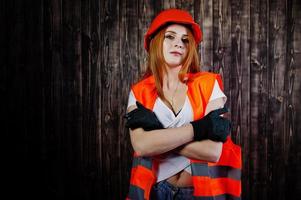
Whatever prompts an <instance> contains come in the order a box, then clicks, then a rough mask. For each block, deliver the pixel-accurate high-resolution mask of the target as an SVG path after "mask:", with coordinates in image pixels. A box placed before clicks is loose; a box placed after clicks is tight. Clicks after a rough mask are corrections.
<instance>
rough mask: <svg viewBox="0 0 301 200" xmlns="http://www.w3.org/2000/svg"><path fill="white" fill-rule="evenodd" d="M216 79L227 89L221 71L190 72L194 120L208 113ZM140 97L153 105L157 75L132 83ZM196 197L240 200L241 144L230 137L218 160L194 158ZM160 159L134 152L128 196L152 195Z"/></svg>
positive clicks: (189, 82)
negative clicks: (207, 109) (214, 161)
mask: <svg viewBox="0 0 301 200" xmlns="http://www.w3.org/2000/svg"><path fill="white" fill-rule="evenodd" d="M215 80H217V81H218V83H219V86H220V88H221V89H222V90H223V84H222V80H221V77H220V75H218V74H213V73H209V72H199V73H195V74H188V83H187V85H188V92H187V95H188V97H189V100H190V103H191V106H192V108H193V112H194V120H197V119H200V118H202V117H203V116H204V114H205V113H204V112H205V109H206V106H207V103H208V101H209V98H210V96H211V93H212V90H213V86H214V83H215ZM132 91H133V93H134V95H135V97H136V100H137V101H139V102H141V103H142V104H143V105H144V106H145V107H147V108H148V109H151V110H152V109H153V107H154V104H155V101H156V98H157V92H156V87H155V82H154V77H153V76H150V77H148V78H146V79H144V80H142V81H140V82H138V83H137V84H135V85H134V86H133V87H132ZM190 163H191V171H192V174H191V175H192V182H193V187H194V193H193V195H194V197H195V199H204V200H209V199H212V200H213V199H218V200H230V199H231V200H234V199H235V200H237V199H240V196H241V166H242V164H241V148H240V146H238V145H236V144H234V143H233V142H232V140H231V138H230V136H229V137H228V138H227V141H226V142H225V143H224V144H223V149H222V154H221V157H220V159H219V161H218V162H217V163H213V162H208V161H202V160H195V159H190ZM157 169H158V163H157V162H156V161H155V160H152V158H151V157H141V156H140V157H139V156H137V155H136V153H134V157H133V165H132V170H131V180H130V189H129V193H128V196H127V199H132V200H136V199H138V200H140V199H141V200H142V199H147V200H148V199H149V198H150V192H151V188H152V186H153V185H154V184H155V183H156V179H157V177H156V171H157Z"/></svg>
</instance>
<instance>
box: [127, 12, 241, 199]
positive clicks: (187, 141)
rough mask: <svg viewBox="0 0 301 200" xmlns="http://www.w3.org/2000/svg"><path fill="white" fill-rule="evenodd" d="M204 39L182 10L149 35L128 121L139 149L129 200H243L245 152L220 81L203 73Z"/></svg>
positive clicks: (166, 15) (163, 16)
mask: <svg viewBox="0 0 301 200" xmlns="http://www.w3.org/2000/svg"><path fill="white" fill-rule="evenodd" d="M201 38H202V33H201V29H200V27H199V26H198V24H197V23H195V22H194V20H193V19H192V17H191V16H190V14H189V13H187V12H186V11H183V10H178V9H169V10H165V11H163V12H161V13H160V14H159V15H158V16H157V17H156V18H155V19H154V21H153V22H152V24H151V26H150V28H149V30H148V32H147V33H146V35H145V40H144V46H145V49H146V50H147V51H148V54H149V60H148V68H147V71H146V73H145V75H144V78H143V80H141V81H139V82H138V83H137V84H135V85H133V86H132V90H131V92H130V95H129V102H128V109H127V112H128V113H127V115H126V118H127V123H126V126H127V127H129V128H130V137H131V143H132V146H133V148H134V151H135V153H134V158H133V167H132V173H131V181H130V191H129V194H128V199H149V198H150V199H193V198H200V199H202V198H205V199H214V198H218V199H238V198H240V193H241V191H240V169H241V159H240V148H239V147H238V146H236V145H234V144H233V143H232V142H231V139H230V137H228V135H229V133H230V122H229V120H227V119H226V118H224V117H222V116H221V115H222V114H223V113H225V112H227V109H226V108H224V104H225V102H226V96H225V95H224V93H223V92H222V89H223V86H222V81H221V78H220V76H219V75H218V74H213V73H208V72H199V59H198V53H197V45H198V43H199V42H200V41H201Z"/></svg>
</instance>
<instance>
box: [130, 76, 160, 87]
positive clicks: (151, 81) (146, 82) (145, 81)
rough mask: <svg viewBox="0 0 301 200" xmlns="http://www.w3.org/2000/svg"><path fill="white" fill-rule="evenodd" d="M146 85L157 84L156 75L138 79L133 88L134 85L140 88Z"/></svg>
mask: <svg viewBox="0 0 301 200" xmlns="http://www.w3.org/2000/svg"><path fill="white" fill-rule="evenodd" d="M145 85H155V79H154V76H149V77H146V78H144V79H142V80H140V81H138V82H137V83H135V84H133V85H132V88H133V87H135V88H138V87H141V86H145Z"/></svg>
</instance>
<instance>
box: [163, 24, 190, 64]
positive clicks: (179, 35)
mask: <svg viewBox="0 0 301 200" xmlns="http://www.w3.org/2000/svg"><path fill="white" fill-rule="evenodd" d="M188 42H189V40H188V34H187V29H186V27H185V26H183V25H179V24H172V25H170V26H168V27H167V29H166V31H165V34H164V42H163V55H164V59H165V62H166V63H167V64H168V65H169V66H170V67H177V66H179V65H181V64H182V62H183V60H184V58H185V57H186V54H187V46H188Z"/></svg>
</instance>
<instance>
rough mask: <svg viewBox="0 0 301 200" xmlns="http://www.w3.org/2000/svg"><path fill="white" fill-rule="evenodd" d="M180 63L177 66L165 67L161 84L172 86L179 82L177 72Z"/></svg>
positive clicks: (179, 68)
mask: <svg viewBox="0 0 301 200" xmlns="http://www.w3.org/2000/svg"><path fill="white" fill-rule="evenodd" d="M181 67H182V66H181V65H180V66H178V67H172V68H170V67H167V69H166V74H165V76H164V79H163V84H164V85H166V86H167V88H173V87H175V86H176V85H177V84H178V83H179V81H180V80H179V72H180V70H181Z"/></svg>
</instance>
